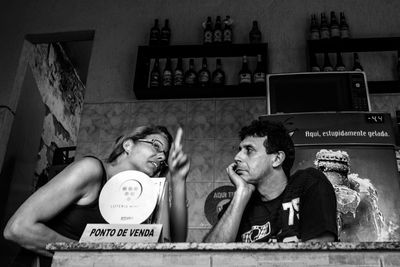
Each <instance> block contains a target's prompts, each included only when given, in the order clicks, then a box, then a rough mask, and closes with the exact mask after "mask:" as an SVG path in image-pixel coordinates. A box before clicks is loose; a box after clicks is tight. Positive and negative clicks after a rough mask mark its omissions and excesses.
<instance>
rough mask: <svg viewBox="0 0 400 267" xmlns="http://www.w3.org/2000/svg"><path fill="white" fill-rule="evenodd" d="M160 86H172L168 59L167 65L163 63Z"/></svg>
mask: <svg viewBox="0 0 400 267" xmlns="http://www.w3.org/2000/svg"><path fill="white" fill-rule="evenodd" d="M162 86H164V87H169V86H172V67H171V59H170V58H167V63H165V68H164V71H163V76H162Z"/></svg>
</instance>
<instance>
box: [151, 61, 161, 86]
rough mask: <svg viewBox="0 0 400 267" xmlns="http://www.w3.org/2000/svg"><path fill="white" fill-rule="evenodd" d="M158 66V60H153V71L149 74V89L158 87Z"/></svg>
mask: <svg viewBox="0 0 400 267" xmlns="http://www.w3.org/2000/svg"><path fill="white" fill-rule="evenodd" d="M160 76H161V75H160V64H159V60H158V58H156V59H155V60H154V65H153V69H152V70H151V73H150V87H151V88H157V87H159V86H160Z"/></svg>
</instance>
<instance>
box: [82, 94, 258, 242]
mask: <svg viewBox="0 0 400 267" xmlns="http://www.w3.org/2000/svg"><path fill="white" fill-rule="evenodd" d="M265 112H266V101H265V98H244V99H243V98H241V99H198V100H165V101H135V102H124V103H107V104H85V105H84V108H83V115H82V118H81V126H80V130H79V136H78V145H77V152H76V158H79V157H81V156H82V155H87V154H93V155H100V157H101V158H102V159H105V158H106V157H107V156H108V153H109V152H110V151H111V147H112V144H113V142H114V140H115V139H116V138H117V137H118V136H119V135H121V134H122V133H125V132H127V131H130V129H132V128H134V127H136V126H140V125H146V124H149V123H152V124H160V125H164V126H166V127H168V129H169V130H170V131H171V133H172V134H174V133H175V132H176V129H177V127H178V125H181V126H182V127H183V129H184V136H183V140H184V149H185V151H186V152H187V154H188V155H190V157H191V170H190V173H189V176H188V179H187V182H188V183H187V192H188V193H187V196H188V200H189V236H188V241H193V242H195V241H200V240H201V239H202V237H203V236H204V234H205V233H206V232H207V231H208V229H210V227H211V225H210V224H209V223H208V221H207V219H206V218H205V216H204V203H205V199H206V197H207V195H208V194H209V193H210V192H211V191H212V190H213V189H215V188H217V187H219V186H221V185H225V184H229V180H228V178H227V177H226V175H225V168H226V166H227V165H228V164H229V163H230V162H232V160H233V156H234V155H235V151H236V147H237V145H238V136H237V134H238V130H239V129H240V128H241V127H242V126H244V125H246V124H248V122H250V121H251V120H252V119H253V118H257V117H258V116H259V115H261V114H265Z"/></svg>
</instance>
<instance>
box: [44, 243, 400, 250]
mask: <svg viewBox="0 0 400 267" xmlns="http://www.w3.org/2000/svg"><path fill="white" fill-rule="evenodd" d="M46 249H48V250H51V251H111V250H113V251H267V250H276V251H289V250H292V251H293V250H299V251H305V250H310V251H313V250H314V251H364V250H386V251H393V250H394V251H400V242H360V243H346V242H321V243H319V242H306V243H303V242H299V243H253V244H248V243H79V242H71V243H64V242H59V243H50V244H47V246H46Z"/></svg>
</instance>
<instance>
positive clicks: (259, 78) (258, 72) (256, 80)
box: [253, 55, 265, 84]
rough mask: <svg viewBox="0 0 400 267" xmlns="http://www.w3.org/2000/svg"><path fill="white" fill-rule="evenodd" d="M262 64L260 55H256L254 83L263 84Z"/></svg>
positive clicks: (263, 72)
mask: <svg viewBox="0 0 400 267" xmlns="http://www.w3.org/2000/svg"><path fill="white" fill-rule="evenodd" d="M262 65H263V64H262V57H261V55H257V67H256V69H255V71H254V74H253V81H254V83H255V84H265V71H264V68H263V66H262Z"/></svg>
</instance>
